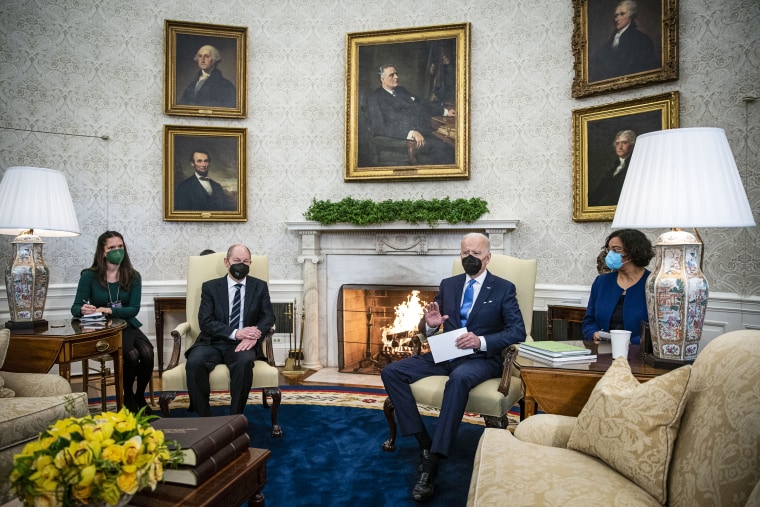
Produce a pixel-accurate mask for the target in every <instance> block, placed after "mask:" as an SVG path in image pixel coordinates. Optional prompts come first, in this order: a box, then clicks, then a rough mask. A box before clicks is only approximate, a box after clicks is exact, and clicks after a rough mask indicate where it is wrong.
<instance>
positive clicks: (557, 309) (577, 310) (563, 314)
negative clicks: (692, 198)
mask: <svg viewBox="0 0 760 507" xmlns="http://www.w3.org/2000/svg"><path fill="white" fill-rule="evenodd" d="M546 308H547V312H546V339H547V340H553V339H554V329H553V328H554V321H555V320H563V321H567V322H568V323H572V322H583V317H585V316H586V307H585V306H569V305H562V304H559V305H547V307H546ZM580 338H582V337H580ZM567 339H568V340H573V339H576V338H575V337H574V336H573V328H572V326H567Z"/></svg>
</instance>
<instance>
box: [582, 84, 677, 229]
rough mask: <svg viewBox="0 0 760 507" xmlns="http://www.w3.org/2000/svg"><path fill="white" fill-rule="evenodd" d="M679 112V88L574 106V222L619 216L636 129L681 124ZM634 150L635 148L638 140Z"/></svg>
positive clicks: (640, 130)
mask: <svg viewBox="0 0 760 507" xmlns="http://www.w3.org/2000/svg"><path fill="white" fill-rule="evenodd" d="M678 115H679V93H678V92H669V93H664V94H660V95H654V96H651V97H644V98H640V99H634V100H627V101H623V102H616V103H614V104H606V105H600V106H594V107H588V108H585V109H577V110H575V111H573V220H574V221H576V222H602V221H611V220H612V219H613V218H614V216H615V209H616V207H617V201H618V199H619V198H620V190H621V189H622V182H623V181H624V180H625V174H626V171H627V170H628V162H629V161H630V153H626V151H625V150H626V144H630V141H631V140H632V139H631V136H630V132H631V131H632V132H633V134H634V136H639V135H641V134H645V133H647V132H654V131H657V130H665V129H672V128H678ZM616 141H620V143H619V144H616ZM618 149H619V150H620V151H619V152H618V151H616V150H618ZM630 151H631V152H632V151H635V142H634V144H633V147H631V148H630ZM621 178H622V179H621Z"/></svg>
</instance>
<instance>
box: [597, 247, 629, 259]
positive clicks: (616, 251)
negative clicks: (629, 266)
mask: <svg viewBox="0 0 760 507" xmlns="http://www.w3.org/2000/svg"><path fill="white" fill-rule="evenodd" d="M602 250H604V252H605V253H610V252H615V253H619V254H620V255H622V256H623V257H625V256H626V255H628V254H626V253H625V250H623V249H622V248H620V247H619V246H613V247H612V248H606V247H605V248H602Z"/></svg>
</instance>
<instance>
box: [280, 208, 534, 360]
mask: <svg viewBox="0 0 760 507" xmlns="http://www.w3.org/2000/svg"><path fill="white" fill-rule="evenodd" d="M518 222H519V221H518V220H490V219H482V220H476V221H475V222H473V223H469V224H464V223H463V224H450V223H448V222H443V221H442V222H437V223H434V224H427V223H424V224H408V223H405V222H394V223H388V224H378V225H371V226H359V225H353V224H330V225H323V224H319V223H316V222H286V225H287V227H288V230H290V231H292V232H293V233H295V234H298V236H299V237H300V245H301V251H300V254H299V255H298V257H297V261H298V262H299V263H300V264H301V265H302V275H303V282H302V283H303V307H304V309H305V319H304V320H305V326H304V337H303V352H304V361H303V366H304V368H310V369H315V370H318V369H320V368H323V367H325V366H327V367H337V366H339V363H340V361H341V359H339V356H342V354H339V353H338V348H339V340H338V336H337V335H338V329H337V328H338V319H336V315H337V305H338V293H339V292H340V289H341V287H343V286H344V285H349V284H356V285H358V284H364V285H370V286H373V285H394V286H401V287H405V286H409V285H414V286H416V287H420V288H425V287H437V286H438V284H439V283H440V281H441V279H442V278H444V277H446V276H448V274H450V273H451V267H452V262H454V261H455V260H456V259H458V258H459V250H460V248H459V247H460V243H461V241H462V235H463V234H466V233H468V232H481V233H484V234H487V235H488V236H489V238H490V239H491V251H492V252H494V253H503V254H506V255H509V254H510V242H511V240H510V233H511V232H512V231H513V230H514V229H515V228H516V227H517V224H518ZM365 311H366V309H365ZM362 319H363V320H364V321H365V323H364V324H363V326H364V328H363V331H362V334H361V338H359V339H358V341H359V342H360V343H364V344H365V346H364V347H363V348H361V349H360V350H361V351H362V352H361V353H362V355H366V336H367V335H366V329H367V328H366V315H364V314H361V313H360V317H359V318H358V320H359V321H360V322H361V320H362ZM353 334H355V333H354V332H352V335H353ZM352 339H356V338H352ZM340 346H342V345H340Z"/></svg>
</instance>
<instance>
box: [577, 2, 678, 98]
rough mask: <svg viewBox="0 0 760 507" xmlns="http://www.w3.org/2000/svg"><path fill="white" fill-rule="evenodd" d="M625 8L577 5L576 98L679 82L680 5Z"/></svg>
mask: <svg viewBox="0 0 760 507" xmlns="http://www.w3.org/2000/svg"><path fill="white" fill-rule="evenodd" d="M621 3H622V2H621V1H620V0H573V9H574V15H573V25H574V29H573V39H572V47H573V56H574V57H575V65H574V67H575V76H574V78H573V85H572V96H573V97H575V98H579V97H588V96H591V95H598V94H601V93H607V92H611V91H619V90H625V89H629V88H635V87H639V86H644V85H648V84H653V83H662V82H666V81H673V80H676V79H678V0H638V1H637V2H635V5H636V11H637V12H634V13H630V12H628V11H629V10H631V7H630V6H625V5H620V4H621ZM619 9H622V13H623V14H624V15H626V16H628V17H629V18H631V19H632V23H631V24H626V25H624V26H626V27H627V28H625V30H622V29H623V26H616V25H615V23H617V22H618V21H619V23H620V24H621V25H622V24H623V23H626V22H627V19H628V18H625V19H624V18H623V17H620V16H619V17H618V18H617V19H616V18H615V14H616V12H617V10H619ZM618 28H619V29H620V30H622V31H621V33H620V36H619V38H618V40H617V41H615V40H614V39H615V35H616V34H617V32H618ZM613 46H616V47H615V48H613Z"/></svg>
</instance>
